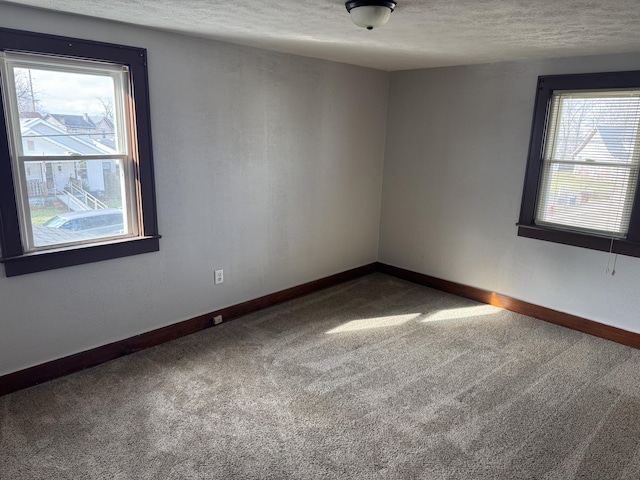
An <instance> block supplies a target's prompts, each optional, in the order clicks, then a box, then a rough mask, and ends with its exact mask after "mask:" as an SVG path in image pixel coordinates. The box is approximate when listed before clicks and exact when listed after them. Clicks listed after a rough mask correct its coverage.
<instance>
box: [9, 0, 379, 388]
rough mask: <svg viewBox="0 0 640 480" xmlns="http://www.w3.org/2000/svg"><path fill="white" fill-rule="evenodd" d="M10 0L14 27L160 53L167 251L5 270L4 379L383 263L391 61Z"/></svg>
mask: <svg viewBox="0 0 640 480" xmlns="http://www.w3.org/2000/svg"><path fill="white" fill-rule="evenodd" d="M1 10H2V11H1V14H0V26H2V27H8V28H17V29H24V30H31V31H39V32H45V33H53V34H59V35H67V36H77V37H81V38H87V39H95V40H100V41H106V42H113V43H121V44H127V45H133V46H137V47H144V48H147V49H148V53H149V75H150V94H151V117H152V129H153V141H154V154H155V168H156V186H157V192H158V194H157V200H158V215H159V226H160V233H161V234H162V235H163V238H162V240H161V243H160V246H161V251H160V252H158V253H152V254H146V255H139V256H135V257H128V258H124V259H118V260H112V261H106V262H101V263H96V264H91V265H83V266H78V267H71V268H65V269H60V270H54V271H50V272H44V273H36V274H31V275H26V276H22V277H14V278H6V277H4V275H1V276H0V375H2V374H6V373H9V372H12V371H16V370H19V369H22V368H26V367H29V366H32V365H35V364H40V363H43V362H46V361H48V360H52V359H55V358H59V357H63V356H66V355H70V354H73V353H76V352H79V351H83V350H86V349H89V348H92V347H96V346H99V345H103V344H106V343H109V342H112V341H116V340H119V339H123V338H127V337H130V336H132V335H135V334H138V333H141V332H145V331H149V330H152V329H155V328H158V327H161V326H164V325H168V324H171V323H175V322H178V321H180V320H183V319H187V318H191V317H193V316H196V315H199V314H202V313H206V312H210V311H212V310H215V309H218V308H221V307H225V306H228V305H232V304H236V303H239V302H243V301H245V300H249V299H253V298H256V297H259V296H261V295H266V294H268V293H272V292H275V291H278V290H282V289H284V288H288V287H291V286H294V285H299V284H301V283H304V282H307V281H311V280H314V279H317V278H321V277H325V276H327V275H331V274H333V273H336V272H340V271H344V270H347V269H350V268H353V267H357V266H360V265H364V264H367V263H370V262H374V261H375V260H376V259H377V249H378V232H379V220H380V198H381V189H382V168H383V154H384V137H385V119H386V109H387V105H386V95H387V89H388V80H389V75H388V74H387V73H385V72H380V71H376V70H369V69H364V68H359V67H352V66H348V65H342V64H337V63H331V62H326V61H319V60H312V59H306V58H301V57H294V56H288V55H282V54H275V53H269V52H266V51H262V50H257V49H250V48H243V47H237V46H233V45H229V44H225V43H219V42H213V41H204V40H198V39H195V38H189V37H185V36H179V35H173V34H169V33H162V32H159V31H154V30H146V29H143V28H138V27H130V26H125V25H120V24H115V23H108V22H103V21H97V20H88V19H84V18H80V17H75V16H69V15H59V14H53V13H47V12H44V11H40V10H30V9H26V8H22V7H17V6H13V5H7V4H3V5H2V7H1ZM215 268H224V271H225V283H224V284H223V285H217V286H214V285H213V270H214V269H215Z"/></svg>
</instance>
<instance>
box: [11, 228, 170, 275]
mask: <svg viewBox="0 0 640 480" xmlns="http://www.w3.org/2000/svg"><path fill="white" fill-rule="evenodd" d="M160 238H161V236H160V235H153V236H148V237H136V238H127V239H124V240H117V241H112V242H108V243H101V244H94V245H89V246H87V245H82V246H80V247H76V248H65V249H59V250H47V251H41V252H33V253H25V254H24V255H19V256H15V257H6V258H2V259H0V262H2V263H4V268H5V274H6V276H7V277H15V276H18V275H26V274H28V273H35V272H44V271H46V270H53V269H56V268H63V267H70V266H73V265H83V264H85V263H93V262H100V261H102V260H111V259H114V258H122V257H128V256H131V255H139V254H142V253H149V252H157V251H159V250H160Z"/></svg>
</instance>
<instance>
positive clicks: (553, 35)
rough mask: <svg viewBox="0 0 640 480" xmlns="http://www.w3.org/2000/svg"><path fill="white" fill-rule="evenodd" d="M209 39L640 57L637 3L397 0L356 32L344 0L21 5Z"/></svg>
mask: <svg viewBox="0 0 640 480" xmlns="http://www.w3.org/2000/svg"><path fill="white" fill-rule="evenodd" d="M10 3H17V4H22V5H31V6H36V7H41V8H45V9H51V10H60V11H64V12H73V13H76V14H80V15H87V16H91V17H101V18H106V19H110V20H117V21H121V22H125V23H130V24H138V25H144V26H148V27H154V28H159V29H165V30H170V31H174V32H181V33H185V34H188V35H194V36H199V37H205V38H212V39H217V40H223V41H228V42H233V43H238V44H242V45H250V46H255V47H260V48H265V49H268V50H275V51H279V52H286V53H294V54H298V55H305V56H310V57H317V58H324V59H328V60H335V61H339V62H345V63H352V64H355V65H363V66H367V67H374V68H379V69H382V70H404V69H413V68H424V67H437V66H448V65H464V64H476V63H487V62H497V61H505V60H519V59H530V58H542V57H561V56H573V55H589V54H601V53H621V52H631V51H639V52H640V0H599V1H595V0H527V1H524V0H398V6H397V8H396V11H395V12H394V13H393V14H392V15H391V20H390V21H389V23H388V24H387V25H385V26H383V27H381V28H379V29H376V30H373V31H367V30H364V29H361V28H358V27H356V26H355V25H354V24H353V23H352V22H351V19H350V18H349V15H348V13H347V11H346V10H345V8H344V2H343V1H341V0H231V1H224V0H18V1H12V2H10Z"/></svg>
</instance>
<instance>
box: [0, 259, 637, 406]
mask: <svg viewBox="0 0 640 480" xmlns="http://www.w3.org/2000/svg"><path fill="white" fill-rule="evenodd" d="M374 272H381V273H385V274H387V275H392V276H395V277H398V278H401V279H404V280H408V281H410V282H413V283H417V284H420V285H425V286H427V287H431V288H435V289H437V290H442V291H443V292H448V293H452V294H454V295H458V296H460V297H465V298H470V299H472V300H476V301H479V302H483V303H487V304H489V305H495V306H498V307H502V308H506V309H507V310H511V311H513V312H517V313H521V314H523V315H527V316H530V317H534V318H538V319H540V320H544V321H546V322H551V323H555V324H557V325H561V326H563V327H568V328H571V329H573V330H578V331H580V332H584V333H587V334H589V335H594V336H596V337H601V338H605V339H607V340H612V341H614V342H617V343H621V344H623V345H628V346H630V347H634V348H640V334H638V333H633V332H629V331H626V330H622V329H620V328H616V327H610V326H608V325H603V324H601V323H598V322H594V321H592V320H587V319H585V318H582V317H577V316H575V315H569V314H568V313H563V312H559V311H557V310H552V309H550V308H546V307H541V306H539V305H534V304H532V303H528V302H523V301H522V300H517V299H514V298H511V297H507V296H506V295H500V294H497V293H493V292H490V291H488V290H482V289H479V288H475V287H469V286H467V285H462V284H459V283H455V282H450V281H447V280H442V279H439V278H436V277H431V276H429V275H425V274H422V273H417V272H413V271H411V270H405V269H403V268H399V267H393V266H391V265H386V264H384V263H379V262H378V263H372V264H369V265H365V266H362V267H358V268H354V269H352V270H348V271H346V272H342V273H338V274H335V275H331V276H329V277H325V278H321V279H319V280H315V281H313V282H309V283H305V284H303V285H299V286H297V287H292V288H288V289H286V290H282V291H280V292H276V293H272V294H270V295H265V296H264V297H260V298H256V299H254V300H249V301H248V302H244V303H240V304H237V305H232V306H230V307H226V308H222V309H220V310H216V311H214V312H211V313H207V314H204V315H200V316H198V317H195V318H191V319H189V320H185V321H182V322H178V323H175V324H173V325H169V326H167V327H163V328H158V329H156V330H152V331H150V332H146V333H143V334H140V335H136V336H134V337H130V338H126V339H124V340H120V341H118V342H114V343H110V344H108V345H103V346H101V347H97V348H93V349H91V350H86V351H84V352H80V353H76V354H75V355H70V356H68V357H64V358H60V359H57V360H53V361H51V362H47V363H43V364H41V365H36V366H34V367H31V368H27V369H24V370H20V371H18V372H14V373H10V374H8V375H4V376H1V377H0V396H2V395H5V394H7V393H11V392H15V391H17V390H21V389H23V388H28V387H32V386H34V385H38V384H40V383H43V382H46V381H49V380H53V379H55V378H59V377H63V376H65V375H69V374H71V373H74V372H78V371H80V370H84V369H85V368H89V367H93V366H96V365H100V364H101V363H105V362H108V361H110V360H114V359H116V358H119V357H122V356H125V355H129V354H131V353H134V352H138V351H140V350H144V349H146V348H150V347H154V346H156V345H160V344H161V343H165V342H168V341H170V340H175V339H176V338H180V337H184V336H185V335H190V334H192V333H195V332H198V331H200V330H204V329H205V328H209V327H211V326H213V317H214V316H216V315H222V316H223V318H224V320H225V321H229V320H232V319H234V318H238V317H241V316H242V315H246V314H248V313H251V312H255V311H257V310H261V309H263V308H267V307H270V306H271V305H275V304H277V303H281V302H286V301H287V300H293V299H294V298H298V297H302V296H304V295H307V294H309V293H313V292H316V291H318V290H322V289H324V288H328V287H331V286H334V285H338V284H340V283H343V282H346V281H349V280H353V279H355V278H358V277H362V276H365V275H368V274H370V273H374Z"/></svg>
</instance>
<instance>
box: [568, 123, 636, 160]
mask: <svg viewBox="0 0 640 480" xmlns="http://www.w3.org/2000/svg"><path fill="white" fill-rule="evenodd" d="M637 131H638V127H637V126H635V125H597V126H595V127H594V128H593V130H592V131H591V132H590V133H589V135H588V136H587V138H585V140H584V141H583V142H582V144H581V145H580V146H579V147H578V148H577V149H576V150H575V152H574V156H575V157H578V158H580V157H582V158H590V159H594V160H595V159H598V160H602V161H607V160H609V161H611V160H615V161H617V162H622V163H627V162H630V161H631V155H632V153H633V148H634V143H635V141H636V136H637Z"/></svg>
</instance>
